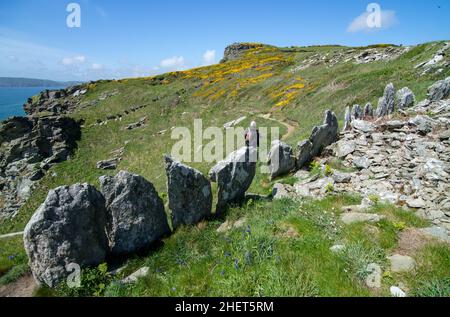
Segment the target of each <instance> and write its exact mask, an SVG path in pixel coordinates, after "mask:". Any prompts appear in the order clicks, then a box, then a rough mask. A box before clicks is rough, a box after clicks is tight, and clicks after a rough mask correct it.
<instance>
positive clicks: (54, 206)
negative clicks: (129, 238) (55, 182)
mask: <svg viewBox="0 0 450 317" xmlns="http://www.w3.org/2000/svg"><path fill="white" fill-rule="evenodd" d="M106 218H107V217H106V209H105V202H104V199H103V196H102V195H101V193H99V192H98V191H97V190H96V189H95V188H94V187H92V186H90V185H88V184H76V185H73V186H70V187H69V186H63V187H58V188H56V189H54V190H51V191H50V192H49V193H48V196H47V198H46V200H45V202H44V203H43V204H42V205H41V206H40V207H39V209H38V210H37V211H36V213H35V214H34V215H33V217H32V218H31V220H30V222H29V223H28V224H27V226H26V228H25V232H24V245H25V251H26V253H27V255H28V258H29V265H30V268H31V271H32V273H33V276H34V278H35V280H36V281H37V282H38V283H39V284H45V285H48V286H49V287H55V286H56V285H57V284H59V283H60V282H62V281H63V280H64V279H65V278H66V277H67V276H68V275H69V274H70V273H72V271H71V270H70V269H69V267H68V266H69V265H70V264H77V265H79V266H80V267H84V266H89V265H97V264H99V263H101V262H102V261H103V260H104V259H105V256H106V254H107V251H108V242H107V237H106V234H105V226H106Z"/></svg>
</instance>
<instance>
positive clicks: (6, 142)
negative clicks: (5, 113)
mask: <svg viewBox="0 0 450 317" xmlns="http://www.w3.org/2000/svg"><path fill="white" fill-rule="evenodd" d="M80 136H81V130H80V122H77V121H75V120H73V119H71V118H66V117H59V116H47V117H12V118H10V119H8V120H5V121H3V122H2V123H0V207H1V208H0V210H1V211H0V217H12V216H14V215H15V214H16V213H17V211H18V210H19V208H20V206H21V205H22V204H23V203H24V202H25V201H26V199H28V197H29V195H30V193H31V189H32V187H33V184H34V183H35V182H36V181H38V180H39V179H41V178H42V177H43V176H44V175H45V172H46V171H47V170H48V169H49V168H50V167H51V166H52V165H53V164H56V163H59V162H62V161H64V160H66V159H67V158H68V156H69V155H70V154H71V153H72V151H73V149H74V148H75V147H76V141H77V140H78V139H79V138H80Z"/></svg>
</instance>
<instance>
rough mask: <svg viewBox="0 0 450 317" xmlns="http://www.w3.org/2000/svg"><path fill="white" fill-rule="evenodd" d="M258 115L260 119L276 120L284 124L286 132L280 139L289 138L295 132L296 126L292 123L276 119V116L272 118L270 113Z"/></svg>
mask: <svg viewBox="0 0 450 317" xmlns="http://www.w3.org/2000/svg"><path fill="white" fill-rule="evenodd" d="M258 117H259V118H262V119H266V120H271V121H274V122H278V123H280V124H282V125H284V126H285V127H286V128H287V132H286V133H285V134H284V135H283V136H282V137H281V141H285V140H286V139H287V138H289V137H290V136H291V135H292V134H293V133H294V132H295V129H296V128H297V127H296V126H293V125H291V124H290V123H288V122H285V121H281V120H278V119H276V118H272V115H271V114H270V113H267V114H259V115H258Z"/></svg>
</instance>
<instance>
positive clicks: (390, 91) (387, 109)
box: [376, 83, 395, 117]
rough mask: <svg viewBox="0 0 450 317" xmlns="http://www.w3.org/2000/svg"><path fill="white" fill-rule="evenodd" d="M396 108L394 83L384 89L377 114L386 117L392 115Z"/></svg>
mask: <svg viewBox="0 0 450 317" xmlns="http://www.w3.org/2000/svg"><path fill="white" fill-rule="evenodd" d="M394 109H395V89H394V85H393V84H392V83H390V84H388V85H387V86H386V88H385V89H384V95H383V97H381V98H380V99H379V101H378V108H377V111H376V112H377V113H376V114H377V116H378V117H384V116H387V115H390V114H391V113H393V112H394Z"/></svg>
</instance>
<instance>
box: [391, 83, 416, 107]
mask: <svg viewBox="0 0 450 317" xmlns="http://www.w3.org/2000/svg"><path fill="white" fill-rule="evenodd" d="M415 102H416V97H415V96H414V93H413V92H412V91H411V89H409V88H408V87H404V88H402V89H400V90H399V91H397V94H396V103H397V107H398V109H406V108H411V107H412V106H414V103H415Z"/></svg>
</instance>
